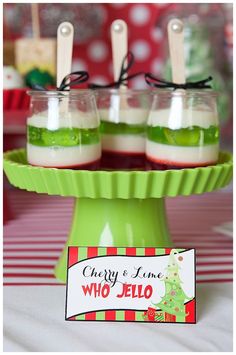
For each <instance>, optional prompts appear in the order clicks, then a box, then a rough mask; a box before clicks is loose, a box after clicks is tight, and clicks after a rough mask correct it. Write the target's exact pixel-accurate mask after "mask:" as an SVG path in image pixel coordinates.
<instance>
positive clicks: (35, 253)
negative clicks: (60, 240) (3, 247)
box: [4, 250, 60, 259]
mask: <svg viewBox="0 0 236 355" xmlns="http://www.w3.org/2000/svg"><path fill="white" fill-rule="evenodd" d="M24 255H25V256H30V257H32V259H33V257H34V256H56V257H58V258H59V256H60V252H58V251H56V252H55V251H54V252H52V251H43V252H42V251H25V250H22V251H21V250H19V251H17V252H15V251H10V252H4V256H7V257H14V256H21V257H22V256H24Z"/></svg>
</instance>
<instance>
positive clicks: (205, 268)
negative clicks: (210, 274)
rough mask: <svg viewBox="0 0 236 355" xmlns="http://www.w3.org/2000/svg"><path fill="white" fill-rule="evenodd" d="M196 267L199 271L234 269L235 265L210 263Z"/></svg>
mask: <svg viewBox="0 0 236 355" xmlns="http://www.w3.org/2000/svg"><path fill="white" fill-rule="evenodd" d="M196 269H197V271H211V270H219V271H220V270H231V269H233V265H210V264H209V265H208V266H207V265H206V266H202V265H199V266H198V265H197V267H196ZM219 275H220V274H219Z"/></svg>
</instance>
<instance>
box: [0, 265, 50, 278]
mask: <svg viewBox="0 0 236 355" xmlns="http://www.w3.org/2000/svg"><path fill="white" fill-rule="evenodd" d="M4 273H7V274H19V275H20V274H36V275H37V274H47V275H54V274H53V269H29V268H23V267H19V268H17V269H16V268H11V267H6V268H4ZM9 279H10V277H9Z"/></svg>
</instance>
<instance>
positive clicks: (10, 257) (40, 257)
mask: <svg viewBox="0 0 236 355" xmlns="http://www.w3.org/2000/svg"><path fill="white" fill-rule="evenodd" d="M3 259H4V260H58V256H28V255H25V256H4V257H3Z"/></svg>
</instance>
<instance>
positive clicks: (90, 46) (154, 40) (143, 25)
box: [73, 3, 168, 89]
mask: <svg viewBox="0 0 236 355" xmlns="http://www.w3.org/2000/svg"><path fill="white" fill-rule="evenodd" d="M167 6H168V4H167V5H165V6H158V5H157V4H144V3H143V4H142V3H141V4H137V3H136V4H135V3H134V4H131V3H126V4H125V3H120V4H100V11H101V13H102V14H103V24H102V30H101V33H100V34H99V36H98V37H97V38H93V39H92V40H91V41H90V42H89V43H86V44H80V45H75V47H74V60H73V68H74V69H80V68H82V67H83V68H85V65H83V66H82V63H85V64H86V68H87V70H88V71H89V74H90V81H91V82H96V83H99V84H105V83H108V82H111V81H112V80H113V75H112V73H113V72H112V55H111V40H110V26H111V23H112V22H113V21H114V20H115V19H118V18H120V19H123V20H124V21H126V22H127V24H128V46H129V49H130V50H131V51H132V52H133V54H134V56H135V63H134V65H133V67H132V69H131V70H130V74H132V73H135V72H139V71H152V72H153V73H155V74H156V75H160V74H161V71H162V65H163V62H162V60H161V54H160V46H161V42H162V41H163V38H164V36H165V34H164V33H163V32H162V30H161V28H160V27H157V25H156V24H157V21H158V17H159V16H160V13H161V12H162V11H163V9H164V8H166V7H167ZM77 65H78V66H77ZM129 86H130V87H132V88H138V89H142V88H146V87H147V85H146V83H145V81H144V79H142V78H135V79H133V80H132V81H130V82H129Z"/></svg>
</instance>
